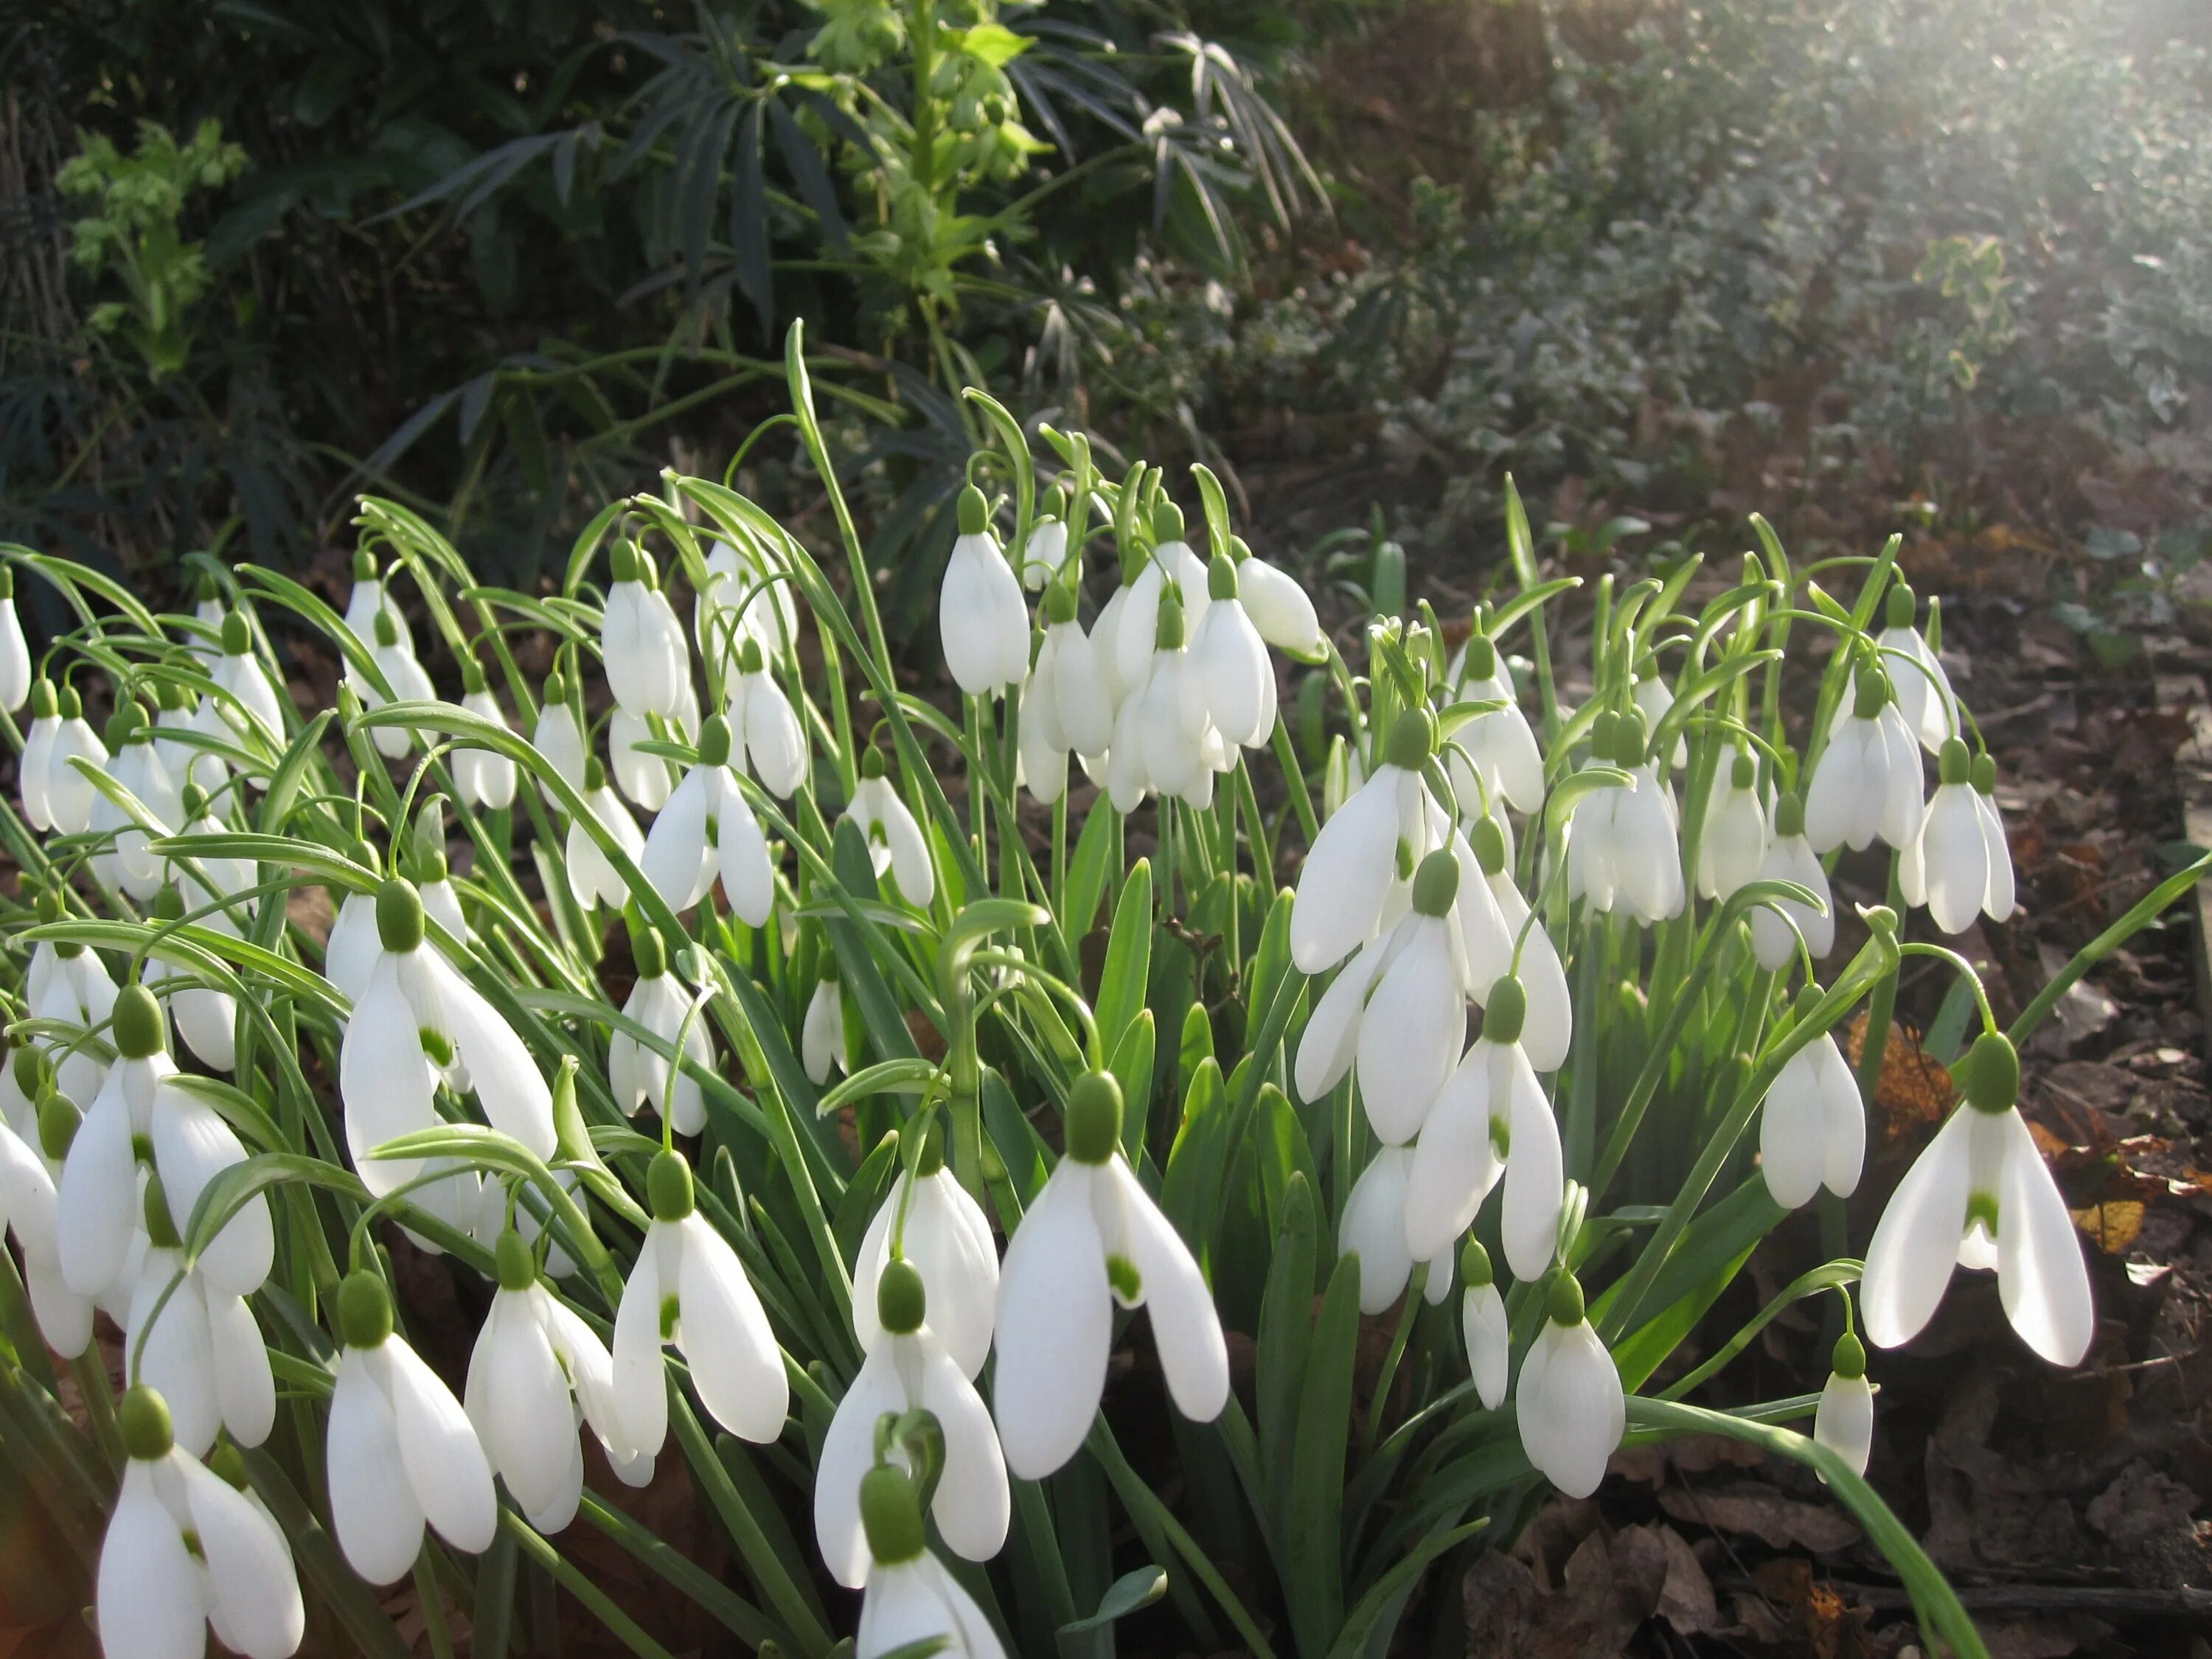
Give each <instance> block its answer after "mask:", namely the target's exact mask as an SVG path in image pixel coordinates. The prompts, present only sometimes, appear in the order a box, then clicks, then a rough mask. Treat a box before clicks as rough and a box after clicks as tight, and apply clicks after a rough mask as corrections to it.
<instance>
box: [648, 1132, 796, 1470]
mask: <svg viewBox="0 0 2212 1659" xmlns="http://www.w3.org/2000/svg"><path fill="white" fill-rule="evenodd" d="M647 1198H648V1200H650V1203H651V1206H652V1212H653V1225H651V1226H650V1227H648V1228H647V1230H646V1235H645V1242H644V1243H643V1244H641V1246H640V1247H639V1249H638V1253H637V1262H636V1265H635V1267H632V1268H631V1269H630V1275H629V1282H628V1283H627V1284H625V1285H623V1294H622V1305H621V1306H620V1307H619V1308H617V1310H616V1312H615V1343H614V1360H615V1398H616V1402H617V1404H616V1410H617V1413H619V1420H620V1426H621V1429H622V1432H623V1441H624V1443H626V1444H628V1445H629V1446H630V1447H632V1448H634V1449H635V1450H636V1451H637V1452H639V1453H641V1454H653V1453H658V1452H659V1449H660V1446H661V1442H662V1441H664V1440H665V1439H666V1438H667V1435H668V1390H667V1384H666V1382H665V1367H664V1366H663V1364H662V1362H661V1357H660V1351H661V1349H662V1347H663V1346H673V1347H674V1348H675V1349H676V1351H677V1352H678V1353H681V1354H682V1355H683V1356H684V1361H685V1363H686V1364H688V1365H689V1366H690V1370H691V1386H692V1387H693V1389H696V1390H697V1392H698V1395H699V1403H700V1404H701V1405H702V1406H704V1407H706V1408H707V1414H708V1416H709V1417H711V1418H713V1419H714V1421H716V1422H717V1423H719V1424H720V1425H722V1426H723V1427H724V1428H726V1429H727V1430H728V1431H730V1432H731V1433H732V1434H734V1435H736V1436H738V1437H739V1438H740V1439H744V1440H752V1441H758V1442H763V1443H765V1442H767V1441H770V1440H773V1439H775V1437H777V1436H778V1435H780V1434H781V1433H782V1432H783V1423H784V1419H785V1418H786V1417H787V1415H788V1414H789V1413H790V1409H791V1384H790V1383H789V1381H788V1380H787V1378H786V1376H784V1370H783V1356H782V1354H781V1352H779V1351H778V1350H777V1348H776V1345H775V1334H774V1333H773V1332H772V1331H770V1330H769V1323H768V1316H767V1314H765V1313H764V1312H763V1311H762V1310H761V1304H760V1297H758V1296H757V1294H755V1292H754V1291H753V1287H752V1283H751V1281H750V1280H749V1279H746V1277H745V1270H744V1268H743V1267H740V1266H739V1265H738V1258H737V1255H736V1254H735V1253H734V1252H733V1251H732V1249H730V1247H729V1244H728V1243H727V1242H726V1241H725V1240H724V1238H723V1237H722V1236H721V1235H720V1233H718V1232H716V1231H714V1229H713V1228H712V1227H710V1226H708V1225H707V1218H706V1217H704V1216H702V1215H701V1214H700V1213H699V1212H698V1210H697V1208H696V1206H695V1200H694V1198H693V1194H692V1185H691V1168H690V1165H689V1164H686V1163H685V1162H684V1155H683V1154H682V1153H681V1152H661V1153H659V1155H657V1156H656V1157H655V1158H654V1159H653V1164H652V1165H651V1167H650V1169H649V1170H647Z"/></svg>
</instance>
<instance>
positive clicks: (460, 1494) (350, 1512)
mask: <svg viewBox="0 0 2212 1659" xmlns="http://www.w3.org/2000/svg"><path fill="white" fill-rule="evenodd" d="M337 1312H338V1328H339V1334H340V1335H341V1336H342V1337H343V1340H344V1350H343V1352H341V1353H340V1354H339V1356H338V1375H337V1384H336V1386H335V1387H334V1388H332V1389H331V1415H330V1425H329V1429H328V1431H327V1434H326V1437H325V1443H324V1449H325V1462H326V1463H327V1466H328V1468H329V1478H330V1492H331V1530H332V1531H333V1532H334V1533H336V1534H337V1541H338V1548H339V1549H340V1550H342V1551H343V1552H344V1554H345V1559H346V1565H349V1566H350V1567H351V1568H352V1569H353V1570H354V1571H356V1572H357V1573H359V1574H360V1575H361V1576H362V1577H363V1578H366V1579H367V1580H368V1582H369V1583H372V1584H390V1583H396V1582H397V1581H398V1580H399V1579H400V1578H401V1577H404V1576H405V1575H406V1573H407V1571H408V1570H409V1569H410V1568H411V1567H413V1566H414V1565H415V1558H416V1556H417V1555H419V1554H420V1553H422V1528H423V1526H424V1524H425V1523H426V1522H427V1523H428V1525H429V1526H430V1527H431V1528H434V1529H435V1531H436V1532H437V1534H438V1536H439V1537H441V1538H442V1539H444V1540H445V1541H446V1542H447V1543H448V1544H450V1545H452V1546H453V1547H454V1548H455V1549H457V1550H465V1551H467V1552H468V1553H471V1554H475V1553H478V1552H480V1551H482V1550H485V1549H488V1548H489V1547H490V1546H491V1541H492V1538H493V1535H494V1534H495V1533H496V1532H497V1531H498V1529H499V1500H498V1498H497V1495H496V1494H495V1492H494V1491H493V1489H492V1483H491V1465H490V1463H489V1461H488V1460H487V1459H486V1458H485V1456H484V1450H483V1444H482V1443H480V1442H479V1441H478V1440H477V1431H476V1428H475V1426H474V1425H472V1424H471V1422H470V1420H469V1415H468V1413H466V1412H465V1411H464V1410H463V1409H462V1408H461V1402H460V1401H458V1400H456V1399H454V1398H453V1390H452V1389H449V1388H447V1386H446V1385H445V1383H442V1382H441V1381H440V1380H439V1377H438V1374H437V1373H436V1372H435V1371H433V1370H431V1369H430V1368H429V1367H428V1365H426V1364H423V1363H422V1358H421V1356H419V1355H418V1354H416V1352H415V1350H414V1349H413V1348H411V1347H410V1346H408V1343H407V1339H406V1338H404V1337H403V1336H400V1335H398V1334H396V1333H395V1332H394V1331H393V1330H392V1298H391V1296H390V1294H389V1293H388V1292H387V1291H386V1290H385V1288H384V1282H383V1280H381V1279H379V1278H377V1277H376V1275H375V1274H374V1273H351V1274H349V1275H348V1276H347V1277H346V1279H344V1281H343V1283H342V1284H341V1285H339V1287H338V1297H337ZM572 1433H573V1431H572Z"/></svg>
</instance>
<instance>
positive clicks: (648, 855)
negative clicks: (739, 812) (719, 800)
mask: <svg viewBox="0 0 2212 1659" xmlns="http://www.w3.org/2000/svg"><path fill="white" fill-rule="evenodd" d="M713 782H714V771H713V769H711V768H708V767H705V766H695V767H693V768H692V769H691V770H690V771H689V772H688V773H686V774H685V775H684V781H683V782H681V783H679V784H678V785H677V786H676V789H675V793H672V794H671V795H670V796H669V798H668V800H667V804H666V805H664V806H662V808H661V809H660V811H659V815H658V816H656V817H654V819H653V827H652V828H651V829H648V830H647V831H646V836H645V849H644V851H643V852H642V853H641V854H639V856H638V868H639V870H641V872H643V873H644V876H645V878H646V881H647V883H648V884H650V885H651V886H652V888H653V891H654V892H656V893H658V894H659V895H660V898H661V902H663V903H665V904H666V905H667V906H668V908H670V909H671V910H688V909H690V908H691V907H692V906H693V905H695V904H696V903H697V902H699V901H700V899H701V898H702V897H703V896H705V895H706V891H707V888H708V884H710V882H711V881H712V879H713V877H712V874H711V868H712V866H711V865H710V863H709V858H710V852H709V848H708V844H707V818H708V813H709V811H711V810H712V809H713V807H714V805H715V802H714V799H713V798H712V794H711V793H710V792H711V790H712V787H713Z"/></svg>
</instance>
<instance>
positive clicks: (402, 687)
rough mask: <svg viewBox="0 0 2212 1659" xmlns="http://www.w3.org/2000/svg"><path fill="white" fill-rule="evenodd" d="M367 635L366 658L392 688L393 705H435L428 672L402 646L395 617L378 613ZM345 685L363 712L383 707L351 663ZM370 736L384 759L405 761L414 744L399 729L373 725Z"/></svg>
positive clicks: (434, 690) (403, 729)
mask: <svg viewBox="0 0 2212 1659" xmlns="http://www.w3.org/2000/svg"><path fill="white" fill-rule="evenodd" d="M370 634H371V639H372V641H373V643H372V644H371V646H370V647H369V659H370V660H371V661H372V662H374V664H375V665H376V670H377V672H379V673H380V674H381V675H383V676H384V683H385V684H386V685H387V686H389V687H391V689H392V701H393V702H435V700H436V698H437V696H438V692H437V688H436V687H435V686H433V685H432V684H430V676H429V673H428V671H427V670H425V669H424V668H423V666H422V664H421V663H420V662H419V661H417V660H416V656H415V653H414V652H413V651H412V650H411V649H410V648H409V647H407V646H406V645H405V644H404V643H403V641H404V639H405V637H406V635H405V634H404V631H403V630H402V628H401V626H400V623H399V619H398V613H397V612H396V611H391V610H388V609H387V610H384V611H379V612H377V614H376V619H375V621H374V623H373V624H372V626H371V630H370ZM346 684H349V685H350V686H351V687H352V688H353V690H354V694H355V695H356V696H358V697H359V698H360V699H361V706H362V708H363V709H364V710H374V709H378V708H383V707H384V705H385V695H384V693H383V692H382V691H380V690H377V688H376V687H375V686H374V685H373V684H370V682H369V678H368V675H366V674H363V673H361V672H359V671H356V669H355V668H354V666H353V665H352V664H350V663H349V664H348V665H347V678H346ZM369 736H370V739H371V740H372V741H373V742H374V744H376V752H377V753H378V754H380V755H381V756H383V757H384V758H385V759H386V760H402V759H404V758H405V757H406V754H407V751H408V750H410V748H412V747H413V746H414V744H415V742H416V734H415V733H414V732H411V731H410V730H409V729H407V728H406V727H404V726H376V727H374V728H373V729H372V730H371V732H370V733H369Z"/></svg>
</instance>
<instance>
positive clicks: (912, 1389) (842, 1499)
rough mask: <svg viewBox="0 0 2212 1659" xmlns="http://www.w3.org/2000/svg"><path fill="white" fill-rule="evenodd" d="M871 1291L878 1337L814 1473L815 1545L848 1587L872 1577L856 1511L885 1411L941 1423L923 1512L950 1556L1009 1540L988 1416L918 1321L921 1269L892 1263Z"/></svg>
mask: <svg viewBox="0 0 2212 1659" xmlns="http://www.w3.org/2000/svg"><path fill="white" fill-rule="evenodd" d="M876 1296H877V1325H876V1330H875V1334H874V1335H873V1336H872V1338H871V1340H869V1343H868V1345H867V1352H866V1358H864V1359H863V1360H862V1361H861V1364H860V1371H859V1373H858V1375H856V1376H854V1378H853V1384H852V1386H851V1387H850V1388H848V1389H846V1391H845V1395H844V1397H843V1398H842V1400H840V1401H838V1402H837V1411H836V1415H835V1416H834V1417H833V1418H832V1419H830V1423H829V1433H828V1434H827V1435H826V1436H825V1437H823V1443H822V1455H821V1458H820V1459H819V1461H818V1462H817V1464H816V1466H815V1471H814V1540H815V1544H816V1547H817V1548H818V1549H819V1550H820V1551H821V1553H822V1559H823V1564H824V1565H827V1566H828V1567H829V1576H830V1577H833V1578H835V1579H836V1581H837V1582H838V1583H841V1584H842V1585H844V1586H845V1587H846V1588H848V1589H860V1587H861V1586H862V1585H864V1584H866V1583H867V1582H868V1577H869V1569H870V1567H871V1566H872V1565H873V1561H874V1558H873V1557H872V1555H871V1553H869V1550H868V1541H867V1536H866V1527H865V1524H864V1522H863V1521H862V1519H861V1515H860V1483H861V1480H862V1479H863V1477H864V1476H866V1474H867V1472H868V1470H869V1469H870V1468H871V1467H872V1466H873V1464H874V1462H875V1454H876V1425H877V1422H878V1419H881V1418H882V1417H883V1416H884V1414H885V1413H890V1414H892V1415H894V1416H902V1415H904V1414H905V1413H908V1412H910V1411H927V1412H929V1413H932V1414H933V1416H934V1417H935V1418H936V1419H937V1425H938V1429H939V1432H941V1433H942V1434H943V1435H944V1437H945V1465H944V1470H943V1474H942V1475H941V1477H940V1478H939V1481H938V1483H937V1491H936V1492H935V1494H934V1495H933V1497H932V1498H931V1499H930V1506H929V1512H930V1514H931V1516H933V1518H934V1519H935V1520H936V1522H937V1530H938V1535H939V1537H941V1538H942V1539H944V1541H945V1546H946V1547H947V1548H949V1549H951V1552H952V1553H954V1554H955V1555H958V1556H962V1557H964V1558H965V1559H968V1560H970V1561H987V1560H989V1559H991V1558H992V1557H993V1556H994V1555H996V1554H997V1553H999V1550H1000V1547H1001V1546H1002V1545H1004V1544H1005V1542H1006V1523H1007V1521H1008V1520H1009V1518H1010V1517H1011V1516H1012V1493H1011V1492H1010V1491H1009V1489H1008V1487H1007V1485H1006V1460H1005V1458H1004V1457H1003V1456H1002V1455H1000V1450H999V1436H998V1432H997V1431H996V1430H995V1429H994V1428H993V1427H992V1425H991V1413H990V1412H989V1411H988V1410H987V1409H986V1408H985V1407H984V1405H983V1399H982V1396H981V1395H979V1394H977V1393H976V1392H975V1384H974V1383H971V1382H969V1380H968V1376H967V1374H966V1373H965V1372H963V1370H961V1369H960V1367H959V1365H958V1364H957V1363H956V1362H955V1361H954V1360H953V1358H952V1356H951V1354H950V1353H949V1352H946V1350H945V1343H944V1340H943V1339H942V1338H940V1337H939V1335H938V1334H937V1333H936V1332H935V1331H933V1330H932V1329H931V1328H929V1325H928V1324H927V1321H926V1319H925V1317H924V1316H925V1314H926V1313H927V1309H928V1297H927V1291H926V1289H925V1281H924V1280H923V1278H922V1275H921V1273H919V1272H918V1271H916V1269H915V1265H914V1263H913V1262H911V1261H906V1260H903V1259H902V1260H899V1261H892V1262H890V1263H889V1264H887V1265H886V1266H885V1267H884V1272H883V1273H882V1275H881V1277H880V1278H879V1279H878V1281H877V1290H876Z"/></svg>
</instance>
